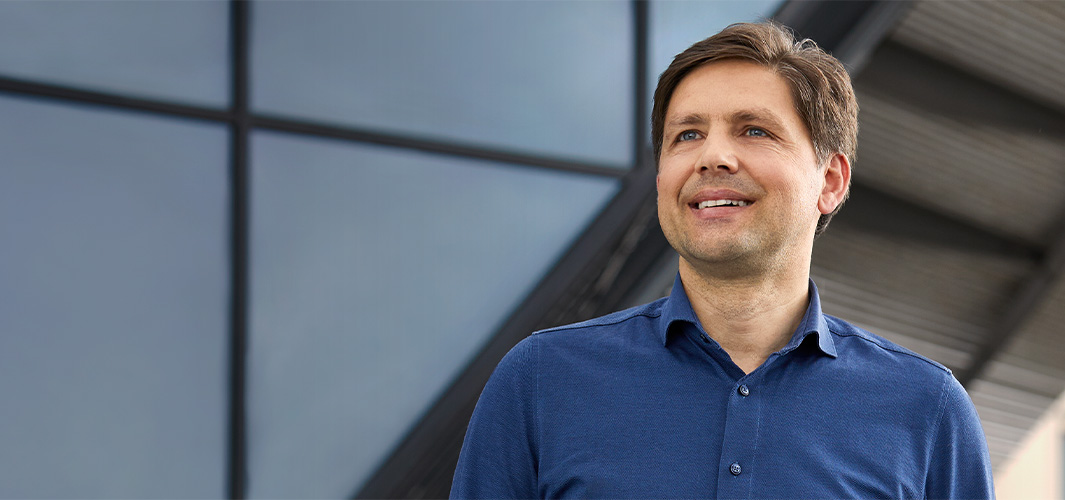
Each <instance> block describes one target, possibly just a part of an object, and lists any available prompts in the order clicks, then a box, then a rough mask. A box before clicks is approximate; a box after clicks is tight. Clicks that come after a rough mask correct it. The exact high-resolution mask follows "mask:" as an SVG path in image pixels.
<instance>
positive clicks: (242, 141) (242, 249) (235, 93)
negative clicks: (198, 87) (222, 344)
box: [226, 0, 251, 500]
mask: <svg viewBox="0 0 1065 500" xmlns="http://www.w3.org/2000/svg"><path fill="white" fill-rule="evenodd" d="M229 5H230V10H229V12H230V27H231V29H230V36H231V39H230V51H231V52H230V54H231V56H232V61H233V67H232V74H231V78H232V81H231V85H232V87H231V98H232V103H231V108H230V114H231V116H232V117H233V120H232V122H231V123H230V125H231V128H230V173H229V177H230V179H229V182H230V285H229V286H230V303H229V327H230V345H229V424H228V434H229V441H228V450H227V451H228V459H227V471H226V472H227V474H226V478H227V481H226V483H227V484H226V490H227V493H228V496H229V498H231V499H233V500H240V499H242V498H244V497H245V496H246V494H247V477H248V460H247V439H246V438H247V436H246V429H247V425H246V424H247V419H246V413H245V402H246V394H247V392H246V390H245V389H246V384H245V377H246V373H247V370H246V361H247V346H248V287H249V280H248V267H249V264H248V251H249V248H248V238H249V235H248V233H249V224H248V216H249V211H250V208H249V207H250V201H249V193H250V191H251V188H250V183H249V181H250V179H249V178H248V168H249V167H248V134H249V130H250V129H249V119H248V9H249V4H248V2H247V1H246V0H232V1H231V2H230V4H229Z"/></svg>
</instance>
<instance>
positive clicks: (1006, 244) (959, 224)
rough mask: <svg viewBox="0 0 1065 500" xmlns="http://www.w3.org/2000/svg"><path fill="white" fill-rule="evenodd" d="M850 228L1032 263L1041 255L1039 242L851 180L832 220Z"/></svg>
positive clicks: (1041, 250)
mask: <svg viewBox="0 0 1065 500" xmlns="http://www.w3.org/2000/svg"><path fill="white" fill-rule="evenodd" d="M832 224H833V225H836V224H845V225H847V226H849V227H850V228H851V229H854V230H857V231H863V232H876V233H881V234H885V235H889V236H891V237H892V238H903V239H906V240H910V241H915V242H921V243H923V244H929V245H934V246H939V247H945V248H952V249H956V250H961V251H965V252H977V253H985V254H992V255H997V256H1002V257H1007V258H1012V259H1018V260H1024V261H1028V262H1032V263H1035V262H1037V261H1038V260H1039V259H1040V258H1042V256H1043V249H1042V247H1041V246H1039V245H1037V244H1034V243H1031V242H1027V241H1022V240H1018V239H1016V238H1014V237H1013V236H1011V235H1006V234H1001V233H998V232H995V231H993V230H991V229H988V228H986V227H983V226H977V225H974V224H973V223H971V222H968V221H964V220H962V219H958V218H955V217H952V216H950V215H947V214H944V213H942V212H937V211H935V210H932V209H930V208H925V207H921V206H918V205H915V204H914V203H913V202H912V201H910V200H906V199H903V198H899V197H897V196H894V195H892V194H889V193H886V192H884V191H881V190H879V189H876V188H874V187H872V186H867V185H865V184H862V183H861V182H860V181H857V180H856V181H854V182H853V183H852V184H851V196H850V199H849V200H848V201H847V204H846V206H844V208H843V209H842V210H840V212H839V215H837V216H836V217H835V218H833V220H832Z"/></svg>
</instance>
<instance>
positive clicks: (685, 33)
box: [647, 0, 784, 101]
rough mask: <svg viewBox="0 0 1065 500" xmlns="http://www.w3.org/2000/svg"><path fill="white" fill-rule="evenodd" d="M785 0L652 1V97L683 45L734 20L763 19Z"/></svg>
mask: <svg viewBox="0 0 1065 500" xmlns="http://www.w3.org/2000/svg"><path fill="white" fill-rule="evenodd" d="M782 3H784V1H783V0H724V1H714V2H707V1H702V0H655V1H653V2H651V12H650V16H651V36H650V45H651V47H650V53H651V61H650V71H651V74H650V75H648V78H649V82H650V83H649V85H648V96H647V100H648V101H650V100H651V96H653V95H654V92H655V86H656V85H657V84H658V75H660V74H662V72H663V71H665V70H666V68H667V67H668V66H669V63H670V62H672V61H673V57H674V56H676V55H677V54H678V53H680V52H681V51H683V50H684V49H686V48H688V47H690V46H691V45H692V44H693V43H695V42H698V41H699V40H702V39H704V38H706V37H708V36H710V35H713V34H714V33H717V32H718V31H721V30H722V29H724V28H725V27H726V26H728V25H730V24H732V23H739V22H756V21H761V20H764V19H766V18H768V17H769V16H772V15H773V13H775V12H776V11H777V9H778V8H779V7H780V5H781V4H782Z"/></svg>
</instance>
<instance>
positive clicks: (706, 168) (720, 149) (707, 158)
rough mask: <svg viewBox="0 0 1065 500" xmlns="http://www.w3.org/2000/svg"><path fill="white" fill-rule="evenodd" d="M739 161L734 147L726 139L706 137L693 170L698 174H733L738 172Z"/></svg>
mask: <svg viewBox="0 0 1065 500" xmlns="http://www.w3.org/2000/svg"><path fill="white" fill-rule="evenodd" d="M739 167H740V166H739V159H738V158H737V157H736V151H735V147H734V145H733V144H732V141H730V140H729V139H728V138H725V137H716V138H711V137H708V138H707V139H706V140H704V141H703V149H702V152H701V153H700V154H699V158H698V162H697V163H696V164H695V170H696V171H697V172H699V173H700V174H711V173H715V172H719V173H722V174H734V173H736V172H738V171H739Z"/></svg>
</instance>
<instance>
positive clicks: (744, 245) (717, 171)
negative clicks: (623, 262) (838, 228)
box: [658, 60, 849, 272]
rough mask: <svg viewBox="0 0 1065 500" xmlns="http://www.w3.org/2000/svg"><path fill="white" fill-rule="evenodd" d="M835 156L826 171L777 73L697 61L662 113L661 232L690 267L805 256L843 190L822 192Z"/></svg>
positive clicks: (761, 264)
mask: <svg viewBox="0 0 1065 500" xmlns="http://www.w3.org/2000/svg"><path fill="white" fill-rule="evenodd" d="M840 162H844V163H845V162H846V158H845V157H843V156H842V155H835V156H833V157H832V159H830V160H829V161H828V162H826V164H828V169H827V170H826V168H825V166H819V165H818V162H817V157H816V155H815V153H814V149H813V144H812V142H811V140H810V134H809V132H808V131H807V128H806V126H805V125H804V124H803V123H802V119H801V118H800V117H799V115H798V113H797V112H796V110H795V106H794V103H793V102H792V97H791V91H790V88H789V87H788V84H787V82H786V81H785V80H784V79H783V78H781V77H780V76H778V75H777V74H776V73H774V72H772V71H770V70H768V69H766V68H764V67H762V66H759V65H756V64H754V63H750V62H745V61H731V60H730V61H719V62H714V63H709V64H706V65H703V66H700V67H698V68H696V69H695V70H693V71H692V72H691V73H689V74H688V76H686V77H684V79H683V80H682V81H681V82H680V84H679V85H678V86H677V88H676V90H675V91H674V92H673V97H672V99H671V100H670V103H669V107H668V109H667V110H666V117H665V127H664V134H663V141H662V155H661V157H660V158H659V172H658V214H659V219H660V221H661V224H662V230H663V232H664V233H665V235H666V239H668V240H669V242H670V244H671V245H673V248H675V249H676V250H677V252H678V253H679V254H680V255H681V257H682V258H683V259H685V260H687V261H688V263H689V264H690V265H694V266H701V265H707V264H715V263H729V264H731V265H733V266H734V269H735V270H736V272H743V270H746V269H752V267H751V266H754V267H753V268H757V269H764V268H765V266H772V265H773V264H774V263H776V262H782V261H780V259H779V257H787V256H793V255H797V254H795V251H802V250H803V249H805V250H804V251H805V252H806V253H808V252H810V248H811V247H812V245H813V237H814V229H815V226H816V222H817V219H818V217H819V216H820V215H821V214H822V213H827V212H824V210H825V209H826V208H827V209H828V211H831V209H832V208H834V207H835V205H836V204H837V203H839V202H840V201H842V192H840V196H839V199H838V200H837V199H834V198H833V197H832V194H831V193H829V196H828V198H829V199H825V198H826V196H825V194H826V191H828V190H829V189H828V187H829V184H838V182H839V181H838V179H837V180H833V178H832V176H831V175H826V174H832V172H830V171H831V170H832V169H833V168H835V169H836V170H837V171H838V169H839V167H840V165H839V163H840ZM846 168H847V173H846V174H847V179H845V180H844V182H846V181H847V180H849V165H846ZM845 188H846V186H843V189H844V191H845ZM829 205H831V208H829V207H828V206H829ZM800 255H801V254H800ZM730 269H732V268H730Z"/></svg>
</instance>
